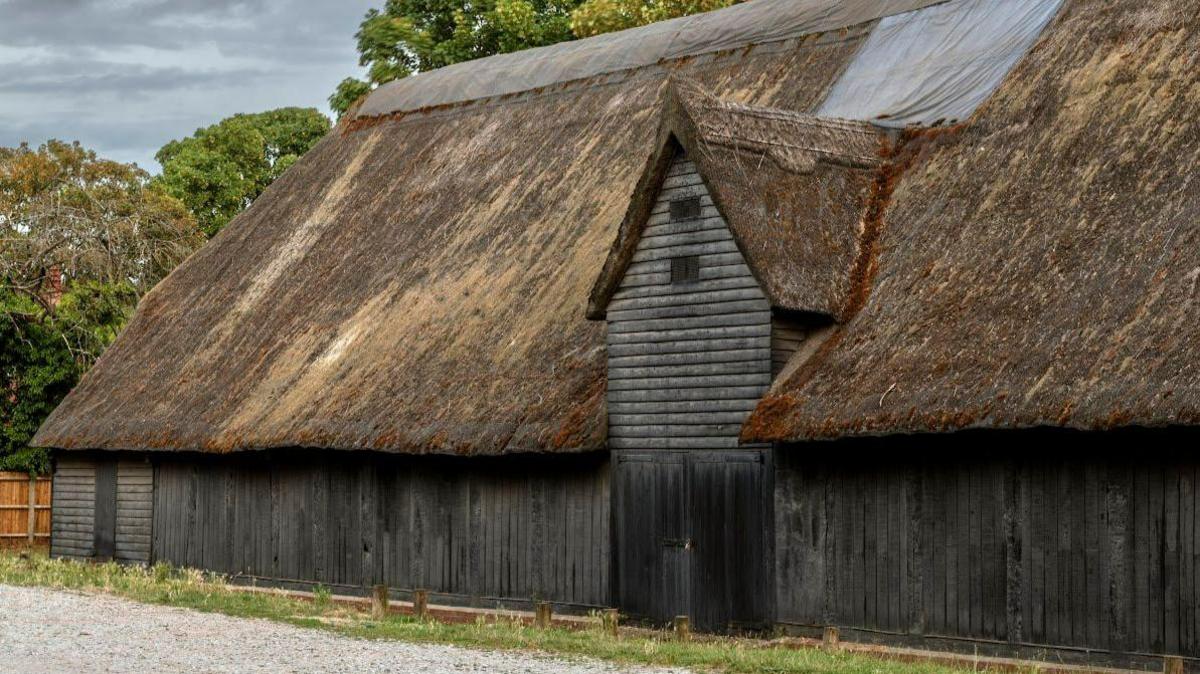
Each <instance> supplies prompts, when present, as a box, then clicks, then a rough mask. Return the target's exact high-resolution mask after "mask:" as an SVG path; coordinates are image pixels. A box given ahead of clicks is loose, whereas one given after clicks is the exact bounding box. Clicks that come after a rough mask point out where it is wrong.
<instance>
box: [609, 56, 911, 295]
mask: <svg viewBox="0 0 1200 674" xmlns="http://www.w3.org/2000/svg"><path fill="white" fill-rule="evenodd" d="M664 98H665V100H664V111H663V114H662V122H661V124H660V127H659V134H658V141H657V143H656V146H657V147H658V148H659V152H658V153H657V154H656V155H655V156H654V157H652V158H651V160H650V163H649V165H648V168H647V170H646V172H645V173H644V174H643V176H642V179H641V180H640V181H639V183H638V187H637V189H636V190H635V192H634V198H633V200H632V203H631V204H630V207H629V210H628V211H627V213H626V216H625V221H624V222H623V223H622V225H621V228H620V231H619V232H618V235H617V241H616V243H615V244H614V245H613V248H612V251H611V252H610V254H609V257H608V260H607V261H606V262H605V265H604V269H603V271H602V273H601V275H600V278H599V280H598V281H597V282H596V286H595V288H593V290H592V295H591V300H590V302H589V305H588V315H589V316H590V317H592V318H602V317H604V314H605V308H606V306H607V304H608V301H609V299H610V298H611V297H612V294H613V292H615V291H616V289H617V287H618V286H619V284H620V282H621V279H622V277H623V276H624V274H625V270H626V268H627V267H628V266H629V262H630V260H631V259H632V257H633V254H634V251H635V249H636V247H637V243H638V240H639V239H640V238H641V235H642V230H643V228H644V227H645V224H646V221H647V219H648V218H649V216H650V211H651V208H652V206H653V204H654V201H655V199H656V198H657V196H658V192H659V189H660V188H661V186H662V183H663V180H664V178H665V177H666V171H667V168H668V166H669V164H670V162H671V159H672V157H673V156H674V152H675V151H676V149H675V146H676V145H679V146H681V147H680V149H682V150H684V151H686V152H687V154H688V156H689V157H690V158H691V159H692V160H693V161H694V162H696V165H697V167H698V168H699V170H700V174H701V175H702V176H703V177H704V180H705V183H706V184H707V186H708V191H709V193H710V194H712V196H713V202H714V203H715V205H716V206H717V209H718V211H720V213H721V214H722V215H723V216H724V218H725V221H726V223H727V224H728V225H729V229H730V230H731V232H732V233H733V236H734V240H735V241H737V244H738V248H739V249H740V250H741V252H742V254H743V256H744V257H745V258H746V262H747V264H748V265H749V267H750V269H751V271H752V272H753V273H754V276H755V278H756V279H757V280H758V282H759V284H760V286H761V287H762V289H763V291H764V292H765V293H766V295H767V297H768V299H770V300H771V304H772V306H774V307H777V308H780V309H785V310H789V311H798V312H812V313H822V314H828V315H831V316H837V315H840V313H841V311H842V309H843V307H844V304H845V301H846V298H847V297H848V295H849V290H850V276H851V271H852V269H853V266H854V261H855V259H856V257H857V255H858V241H859V238H860V224H861V221H862V213H863V211H864V209H865V207H866V204H867V201H868V196H869V193H870V188H871V184H872V181H873V179H874V175H875V169H876V168H877V167H878V165H879V164H880V156H881V149H882V148H884V147H886V146H887V145H888V143H887V141H886V139H885V137H884V135H883V134H882V133H881V132H880V131H878V130H876V129H875V128H874V127H872V126H870V125H869V124H865V123H863V122H853V121H847V120H837V119H821V118H817V117H813V116H811V115H806V114H804V113H797V112H790V111H786V110H777V109H770V108H761V107H754V106H746V105H738V104H732V103H726V102H723V101H721V100H719V99H717V98H715V97H713V96H710V95H708V94H706V93H704V91H703V89H702V88H700V87H698V86H696V84H695V83H694V82H692V81H690V80H687V79H683V78H675V79H674V80H673V82H672V83H671V85H670V86H669V87H668V91H667V94H666V96H665V97H664Z"/></svg>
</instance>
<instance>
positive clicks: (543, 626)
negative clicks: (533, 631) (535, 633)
mask: <svg viewBox="0 0 1200 674" xmlns="http://www.w3.org/2000/svg"><path fill="white" fill-rule="evenodd" d="M536 610H537V613H536V614H535V617H534V624H535V625H536V626H537V628H538V629H540V630H548V629H550V619H551V616H552V615H553V611H552V609H551V608H550V602H548V601H539V602H538V603H537V608H536Z"/></svg>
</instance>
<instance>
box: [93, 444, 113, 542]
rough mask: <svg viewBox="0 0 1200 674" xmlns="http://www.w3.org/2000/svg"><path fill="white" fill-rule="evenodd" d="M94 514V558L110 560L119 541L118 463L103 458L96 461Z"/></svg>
mask: <svg viewBox="0 0 1200 674" xmlns="http://www.w3.org/2000/svg"><path fill="white" fill-rule="evenodd" d="M92 512H93V520H92V522H93V524H92V527H93V532H92V535H93V537H94V543H93V553H92V554H93V556H94V557H95V558H96V559H101V560H109V559H112V558H113V556H114V555H115V554H116V541H117V461H116V459H115V458H110V457H101V458H100V459H98V460H97V461H96V503H95V510H93V511H92Z"/></svg>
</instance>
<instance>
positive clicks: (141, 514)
mask: <svg viewBox="0 0 1200 674" xmlns="http://www.w3.org/2000/svg"><path fill="white" fill-rule="evenodd" d="M153 489H154V470H153V468H152V467H151V465H150V461H149V460H148V459H146V458H136V459H135V458H122V459H121V460H119V461H118V462H117V510H116V516H117V522H116V524H117V526H116V533H117V535H116V545H115V555H114V557H115V558H116V559H117V560H118V561H122V562H131V563H137V564H146V563H149V562H150V522H151V517H150V511H151V503H152V497H153V494H152V492H153Z"/></svg>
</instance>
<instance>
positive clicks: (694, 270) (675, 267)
mask: <svg viewBox="0 0 1200 674" xmlns="http://www.w3.org/2000/svg"><path fill="white" fill-rule="evenodd" d="M699 280H700V258H699V257H698V256H696V255H688V256H686V257H673V258H671V283H691V282H693V281H699Z"/></svg>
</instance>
